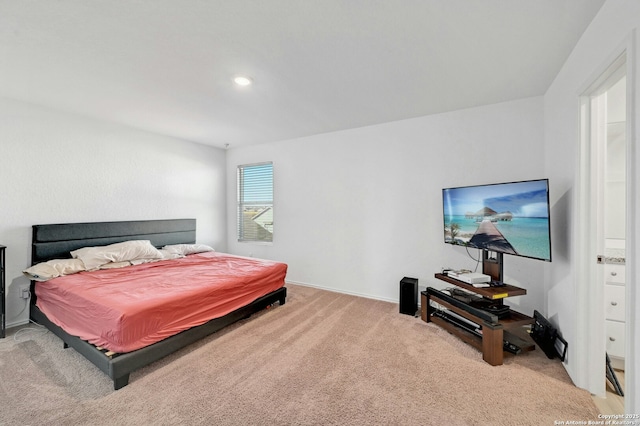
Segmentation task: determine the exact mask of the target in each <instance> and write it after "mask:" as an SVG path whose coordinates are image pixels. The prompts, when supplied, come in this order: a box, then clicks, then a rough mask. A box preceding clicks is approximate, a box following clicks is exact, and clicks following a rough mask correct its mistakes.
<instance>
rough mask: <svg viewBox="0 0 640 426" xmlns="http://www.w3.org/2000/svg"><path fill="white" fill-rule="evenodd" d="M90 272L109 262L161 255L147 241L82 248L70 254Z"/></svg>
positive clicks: (151, 257) (159, 256) (152, 257)
mask: <svg viewBox="0 0 640 426" xmlns="http://www.w3.org/2000/svg"><path fill="white" fill-rule="evenodd" d="M71 256H72V257H73V258H75V259H80V260H82V262H83V263H84V266H85V268H86V269H87V270H88V271H90V270H94V269H98V268H99V267H100V266H102V265H104V264H106V263H109V262H124V261H132V260H138V259H162V254H161V253H160V252H159V251H158V249H157V248H155V247H154V246H153V245H151V242H150V241H149V240H135V241H124V242H122V243H115V244H110V245H108V246H101V247H84V248H81V249H78V250H74V251H72V252H71Z"/></svg>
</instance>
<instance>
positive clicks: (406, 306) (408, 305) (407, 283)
mask: <svg viewBox="0 0 640 426" xmlns="http://www.w3.org/2000/svg"><path fill="white" fill-rule="evenodd" d="M417 310H418V279H417V278H409V277H404V278H403V279H401V280H400V313H401V314H406V315H415V314H416V311H417Z"/></svg>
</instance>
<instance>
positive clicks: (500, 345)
mask: <svg viewBox="0 0 640 426" xmlns="http://www.w3.org/2000/svg"><path fill="white" fill-rule="evenodd" d="M435 277H436V278H437V279H439V280H442V281H445V282H448V283H449V284H453V285H456V286H458V287H460V288H463V289H466V290H469V291H471V292H473V293H476V294H478V295H480V296H482V297H484V298H487V299H490V300H493V301H496V302H498V303H502V301H503V299H504V298H506V297H510V296H521V295H525V294H527V291H526V290H525V289H523V288H520V287H516V286H513V285H509V284H505V285H504V286H501V287H474V286H473V285H471V284H467V283H465V282H463V281H460V280H456V279H454V278H451V277H448V276H446V275H443V274H436V275H435ZM431 301H434V302H436V303H437V304H439V305H440V306H442V307H444V308H446V309H447V310H448V311H450V312H453V313H455V314H457V316H461V317H463V318H465V319H467V320H469V321H471V322H472V323H475V324H478V325H480V326H481V330H480V331H479V332H473V331H470V330H469V329H467V328H466V327H461V326H460V325H458V324H455V323H454V322H453V321H448V320H447V319H446V318H443V317H442V315H440V314H436V313H437V311H438V310H437V309H436V308H435V307H433V306H431ZM420 304H421V317H422V320H423V321H426V322H433V323H434V324H437V325H438V326H440V327H442V328H444V329H445V330H447V331H448V332H449V333H451V334H453V335H455V336H457V337H458V338H460V339H461V340H462V341H464V342H466V343H468V344H470V345H471V346H473V347H475V348H477V349H478V350H480V351H481V352H482V359H483V360H484V361H486V362H487V363H489V364H491V365H502V363H503V360H504V353H505V341H506V342H508V343H511V344H513V345H515V346H516V347H518V348H520V350H521V351H531V350H533V349H535V345H534V344H533V341H532V339H531V338H530V337H529V336H527V335H526V333H524V332H523V331H522V326H524V325H528V324H532V323H533V318H531V317H529V316H527V315H524V314H521V313H519V312H517V311H514V310H510V311H509V315H508V316H507V317H505V318H498V317H497V316H496V315H494V314H491V313H489V312H487V311H483V310H480V309H477V308H474V307H472V306H470V305H468V304H466V303H464V302H462V301H460V300H458V299H456V298H454V297H452V296H449V295H448V294H446V293H443V292H441V291H439V290H436V289H435V288H432V287H428V288H427V290H426V291H423V292H421V303H420ZM506 351H507V353H513V352H517V351H514V350H513V349H512V347H507V349H506Z"/></svg>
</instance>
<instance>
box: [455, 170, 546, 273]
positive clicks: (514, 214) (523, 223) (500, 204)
mask: <svg viewBox="0 0 640 426" xmlns="http://www.w3.org/2000/svg"><path fill="white" fill-rule="evenodd" d="M442 204H443V216H444V242H445V243H447V244H453V245H460V246H465V247H471V248H477V249H480V250H482V273H483V274H486V275H489V276H490V277H491V280H493V281H496V282H498V283H499V282H502V281H503V255H504V254H510V255H513V256H522V257H528V258H531V259H538V260H543V261H546V262H551V226H550V205H549V180H548V179H539V180H530V181H521V182H507V183H497V184H489V185H474V186H464V187H457V188H445V189H443V190H442ZM491 280H489V281H491Z"/></svg>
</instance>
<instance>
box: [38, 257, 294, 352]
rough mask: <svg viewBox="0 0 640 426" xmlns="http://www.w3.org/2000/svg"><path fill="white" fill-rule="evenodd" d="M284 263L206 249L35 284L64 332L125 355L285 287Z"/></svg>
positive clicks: (42, 307) (46, 310) (44, 307)
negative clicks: (178, 257)
mask: <svg viewBox="0 0 640 426" xmlns="http://www.w3.org/2000/svg"><path fill="white" fill-rule="evenodd" d="M286 272H287V265H286V264H284V263H280V262H274V261H268V260H261V259H254V258H246V257H241V256H233V255H229V254H224V253H218V252H206V253H199V254H193V255H189V256H186V257H184V258H180V259H173V260H163V261H159V262H153V263H145V264H142V265H135V266H127V267H125V268H120V269H106V270H98V271H92V272H81V273H78V274H74V275H68V276H63V277H58V278H54V279H52V280H49V281H46V282H39V283H37V284H36V286H35V292H36V296H37V302H36V304H37V306H38V308H39V309H40V310H41V311H42V312H43V313H44V314H45V315H46V316H47V317H48V318H49V319H50V320H51V321H52V322H53V323H54V324H56V325H58V326H60V327H61V328H62V329H64V330H65V331H66V332H67V333H69V334H72V335H74V336H78V337H79V338H81V339H83V340H86V341H88V342H89V343H91V344H93V345H96V346H99V347H101V348H104V349H107V350H109V351H113V352H116V353H125V352H131V351H134V350H136V349H140V348H142V347H145V346H148V345H151V344H153V343H156V342H158V341H160V340H163V339H165V338H167V337H170V336H173V335H174V334H177V333H179V332H181V331H184V330H187V329H189V328H191V327H195V326H198V325H201V324H204V323H205V322H207V321H209V320H211V319H214V318H219V317H222V316H224V315H226V314H228V313H230V312H232V311H234V310H236V309H238V308H240V307H242V306H245V305H247V304H249V303H251V302H253V301H254V300H256V299H258V298H259V297H262V296H264V295H266V294H268V293H270V292H272V291H275V290H277V289H279V288H281V287H283V286H284V280H285V276H286Z"/></svg>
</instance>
